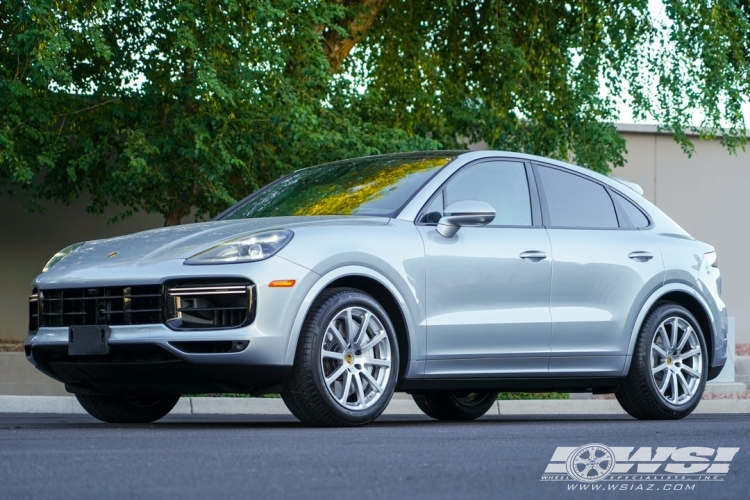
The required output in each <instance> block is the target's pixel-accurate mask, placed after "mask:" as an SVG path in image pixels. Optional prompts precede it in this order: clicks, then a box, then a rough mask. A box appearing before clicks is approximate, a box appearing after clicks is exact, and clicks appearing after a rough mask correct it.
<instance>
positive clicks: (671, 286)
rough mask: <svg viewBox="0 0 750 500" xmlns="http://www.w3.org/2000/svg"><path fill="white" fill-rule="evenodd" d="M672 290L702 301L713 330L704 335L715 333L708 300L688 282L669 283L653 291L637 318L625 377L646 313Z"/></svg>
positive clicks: (626, 359) (624, 368) (631, 337)
mask: <svg viewBox="0 0 750 500" xmlns="http://www.w3.org/2000/svg"><path fill="white" fill-rule="evenodd" d="M670 292H684V293H686V294H688V295H690V296H691V297H693V298H694V299H696V300H697V301H698V302H699V303H700V305H701V307H702V308H703V310H704V311H705V312H706V315H707V316H708V323H709V327H710V328H711V331H710V332H704V335H711V336H713V335H714V332H713V328H714V316H713V314H711V309H710V308H709V307H708V304H706V301H705V300H703V297H701V295H700V294H699V293H698V292H697V291H695V289H694V288H693V287H691V286H690V285H688V284H685V283H679V282H673V283H667V284H665V285H664V286H662V287H660V288H659V289H658V290H656V291H655V292H654V293H652V294H651V295H650V296H649V298H648V299H646V301H645V302H644V303H643V306H642V307H641V312H640V313H639V314H638V317H637V318H636V320H635V324H634V325H633V331H632V332H631V333H630V343H629V344H628V355H627V356H626V357H625V366H624V367H623V369H622V376H623V377H625V376H627V374H628V371H630V363H631V362H632V361H633V351H635V343H636V341H637V340H638V333H639V332H640V330H641V326H642V325H643V322H644V321H646V314H648V311H649V310H650V309H651V307H652V306H653V305H654V304H655V303H656V302H657V301H658V300H659V299H660V298H662V297H663V296H665V295H666V294H668V293H670Z"/></svg>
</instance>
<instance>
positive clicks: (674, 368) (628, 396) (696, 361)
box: [615, 303, 708, 420]
mask: <svg viewBox="0 0 750 500" xmlns="http://www.w3.org/2000/svg"><path fill="white" fill-rule="evenodd" d="M707 373H708V352H707V349H706V341H705V339H704V338H703V332H702V331H701V328H700V326H699V325H698V322H697V321H696V320H695V318H694V317H693V315H692V314H690V312H689V311H688V310H687V309H685V308H684V307H682V306H680V305H678V304H674V303H665V304H663V305H660V306H659V307H657V308H656V309H655V310H654V311H653V312H652V313H651V314H650V315H649V316H648V318H647V319H646V321H645V322H644V323H643V326H642V327H641V331H640V333H639V335H638V341H637V343H636V345H635V350H634V352H633V361H632V364H631V366H630V372H629V373H628V376H627V378H626V379H625V382H623V383H622V385H621V386H620V387H619V389H618V390H617V391H616V392H615V396H616V397H617V400H618V401H619V402H620V405H621V406H622V407H623V409H624V410H625V411H627V412H628V413H629V414H630V415H631V416H633V417H635V418H639V419H644V420H666V419H679V418H683V417H686V416H688V415H690V413H692V411H693V410H694V409H695V407H696V406H698V403H700V399H701V396H702V395H703V389H704V388H705V386H706V376H707Z"/></svg>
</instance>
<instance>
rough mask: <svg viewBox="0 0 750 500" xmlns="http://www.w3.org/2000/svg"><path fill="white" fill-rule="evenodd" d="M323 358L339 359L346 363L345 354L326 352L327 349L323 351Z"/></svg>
mask: <svg viewBox="0 0 750 500" xmlns="http://www.w3.org/2000/svg"><path fill="white" fill-rule="evenodd" d="M321 356H323V357H324V358H331V359H338V360H339V361H344V353H343V352H335V351H326V350H325V349H323V352H322V353H321Z"/></svg>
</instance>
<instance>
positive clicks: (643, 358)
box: [633, 304, 709, 417]
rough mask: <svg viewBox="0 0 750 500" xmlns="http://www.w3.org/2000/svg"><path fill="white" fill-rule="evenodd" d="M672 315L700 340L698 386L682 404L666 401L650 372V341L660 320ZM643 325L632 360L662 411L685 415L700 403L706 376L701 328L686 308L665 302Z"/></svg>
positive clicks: (706, 355) (704, 345)
mask: <svg viewBox="0 0 750 500" xmlns="http://www.w3.org/2000/svg"><path fill="white" fill-rule="evenodd" d="M674 316H677V317H679V318H682V319H684V320H685V321H687V322H688V323H689V324H690V326H691V327H692V328H693V330H695V333H696V336H697V337H698V342H700V346H701V356H702V364H703V369H702V370H701V382H700V387H699V388H698V392H697V393H696V394H695V396H693V399H691V400H690V401H689V402H688V403H685V404H682V405H673V404H671V403H668V402H667V401H666V400H665V399H664V398H663V397H662V396H661V394H659V390H658V389H657V387H656V383H655V382H654V377H653V375H652V374H651V342H652V341H653V339H654V336H655V335H656V330H657V329H658V328H659V325H661V324H662V322H663V321H664V320H666V319H667V318H669V317H674ZM644 326H646V328H645V329H643V330H642V331H641V335H642V338H641V339H640V343H639V346H638V347H639V349H638V353H637V357H636V359H634V360H633V361H634V362H637V363H639V369H641V370H643V375H644V379H645V382H646V385H647V387H648V389H649V392H650V393H651V396H652V397H653V399H654V402H655V403H656V405H657V406H658V407H659V408H660V409H661V410H662V411H664V412H666V413H667V414H669V415H670V416H672V417H683V416H687V415H689V414H690V413H691V412H692V411H693V410H694V409H695V407H696V406H698V404H699V403H700V401H701V396H702V395H703V390H704V388H705V386H706V379H707V376H708V368H709V367H708V349H707V347H706V340H705V338H704V336H703V330H702V329H701V327H700V326H699V325H698V322H697V321H696V319H695V317H693V315H692V314H690V312H689V311H688V310H687V309H685V308H684V307H682V306H680V305H677V304H665V305H664V306H661V307H659V308H658V309H657V310H656V311H654V314H652V315H651V316H650V317H649V318H648V320H647V322H646V325H644Z"/></svg>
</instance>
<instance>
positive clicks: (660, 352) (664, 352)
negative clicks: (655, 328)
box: [651, 344, 667, 359]
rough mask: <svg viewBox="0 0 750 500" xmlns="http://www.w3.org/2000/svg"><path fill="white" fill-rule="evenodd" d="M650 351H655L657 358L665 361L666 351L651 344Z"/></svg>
mask: <svg viewBox="0 0 750 500" xmlns="http://www.w3.org/2000/svg"><path fill="white" fill-rule="evenodd" d="M651 349H652V350H654V351H656V352H658V353H659V356H661V357H662V358H664V359H667V351H665V350H664V349H662V348H661V347H659V346H658V345H656V344H653V345H652V346H651Z"/></svg>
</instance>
